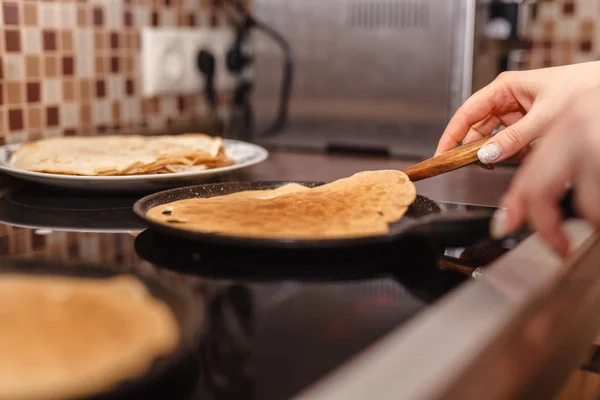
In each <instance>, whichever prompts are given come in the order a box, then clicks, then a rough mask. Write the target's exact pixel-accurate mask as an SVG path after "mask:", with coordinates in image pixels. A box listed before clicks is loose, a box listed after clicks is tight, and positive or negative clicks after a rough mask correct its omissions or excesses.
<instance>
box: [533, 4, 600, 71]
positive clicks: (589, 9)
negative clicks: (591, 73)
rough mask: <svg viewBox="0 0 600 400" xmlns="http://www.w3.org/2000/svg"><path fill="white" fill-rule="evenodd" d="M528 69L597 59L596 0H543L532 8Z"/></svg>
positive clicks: (599, 11) (599, 8) (599, 10)
mask: <svg viewBox="0 0 600 400" xmlns="http://www.w3.org/2000/svg"><path fill="white" fill-rule="evenodd" d="M528 35H529V37H530V38H531V39H532V49H531V53H530V55H529V62H528V67H529V68H541V67H549V66H557V65H565V64H573V63H579V62H586V61H594V60H598V59H600V0H546V1H540V2H539V3H538V5H537V6H536V7H535V13H534V15H533V21H532V23H531V24H530V31H529V32H528Z"/></svg>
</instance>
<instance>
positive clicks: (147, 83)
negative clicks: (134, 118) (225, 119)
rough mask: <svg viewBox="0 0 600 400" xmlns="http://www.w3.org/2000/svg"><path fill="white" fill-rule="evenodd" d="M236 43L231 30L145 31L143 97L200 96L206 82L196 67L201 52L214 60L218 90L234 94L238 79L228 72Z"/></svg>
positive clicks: (146, 29) (178, 29)
mask: <svg viewBox="0 0 600 400" xmlns="http://www.w3.org/2000/svg"><path fill="white" fill-rule="evenodd" d="M234 40H235V32H234V30H233V29H231V28H227V27H223V28H148V27H146V28H143V29H142V65H141V68H142V94H143V96H145V97H151V96H157V95H161V94H171V93H190V94H191V93H198V94H200V93H201V91H202V90H203V89H204V78H203V76H202V74H201V73H200V71H199V70H198V67H197V57H198V53H199V52H200V51H201V50H203V49H204V50H207V51H209V52H211V53H212V54H213V56H214V57H215V88H216V89H217V90H227V91H229V90H233V89H234V88H235V83H236V78H235V76H233V75H232V74H231V73H229V72H228V71H227V68H226V64H225V63H226V57H227V52H228V51H229V49H231V47H232V45H233V42H234Z"/></svg>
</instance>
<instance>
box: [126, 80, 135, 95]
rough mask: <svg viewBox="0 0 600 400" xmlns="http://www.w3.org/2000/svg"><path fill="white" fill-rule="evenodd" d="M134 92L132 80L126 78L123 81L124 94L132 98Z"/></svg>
mask: <svg viewBox="0 0 600 400" xmlns="http://www.w3.org/2000/svg"><path fill="white" fill-rule="evenodd" d="M134 92H135V87H134V83H133V79H132V78H127V79H126V80H125V94H126V95H128V96H133V93H134Z"/></svg>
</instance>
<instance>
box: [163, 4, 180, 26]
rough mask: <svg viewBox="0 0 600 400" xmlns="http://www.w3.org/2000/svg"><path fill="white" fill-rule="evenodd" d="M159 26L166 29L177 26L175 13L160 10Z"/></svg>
mask: <svg viewBox="0 0 600 400" xmlns="http://www.w3.org/2000/svg"><path fill="white" fill-rule="evenodd" d="M160 25H161V26H166V27H171V26H177V16H176V15H175V11H174V10H171V9H168V8H165V9H162V10H161V11H160Z"/></svg>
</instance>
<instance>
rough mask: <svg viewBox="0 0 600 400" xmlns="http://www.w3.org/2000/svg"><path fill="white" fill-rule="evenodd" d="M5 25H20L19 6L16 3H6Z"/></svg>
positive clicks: (4, 8) (4, 9)
mask: <svg viewBox="0 0 600 400" xmlns="http://www.w3.org/2000/svg"><path fill="white" fill-rule="evenodd" d="M2 11H4V24H6V25H18V24H19V19H20V18H19V5H18V3H16V2H10V3H9V2H6V3H4V7H3V10H2Z"/></svg>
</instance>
